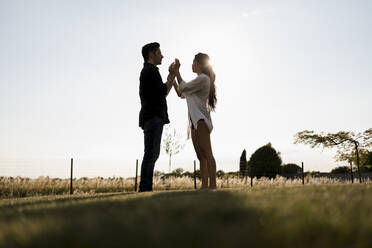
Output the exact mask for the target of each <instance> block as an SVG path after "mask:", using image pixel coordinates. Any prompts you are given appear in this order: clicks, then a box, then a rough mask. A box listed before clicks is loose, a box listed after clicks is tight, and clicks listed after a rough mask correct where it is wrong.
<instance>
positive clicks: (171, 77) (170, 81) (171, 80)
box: [166, 72, 176, 95]
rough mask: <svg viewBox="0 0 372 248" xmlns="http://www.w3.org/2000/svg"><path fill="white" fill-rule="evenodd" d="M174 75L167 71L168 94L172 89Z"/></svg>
mask: <svg viewBox="0 0 372 248" xmlns="http://www.w3.org/2000/svg"><path fill="white" fill-rule="evenodd" d="M175 77H176V75H174V74H173V73H172V72H169V75H168V77H167V82H166V84H167V95H168V94H169V91H170V90H171V89H172V86H173V81H174V78H175Z"/></svg>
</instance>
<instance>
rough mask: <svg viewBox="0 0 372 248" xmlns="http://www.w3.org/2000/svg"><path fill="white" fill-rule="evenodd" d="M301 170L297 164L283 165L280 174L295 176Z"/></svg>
mask: <svg viewBox="0 0 372 248" xmlns="http://www.w3.org/2000/svg"><path fill="white" fill-rule="evenodd" d="M301 170H302V168H301V167H300V166H298V165H297V164H285V165H283V166H282V168H281V173H283V174H296V173H298V172H300V171H301Z"/></svg>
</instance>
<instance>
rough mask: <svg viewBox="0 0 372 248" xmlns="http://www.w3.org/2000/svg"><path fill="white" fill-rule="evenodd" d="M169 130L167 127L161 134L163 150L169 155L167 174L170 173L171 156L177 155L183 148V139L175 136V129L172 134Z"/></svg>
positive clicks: (177, 135)
mask: <svg viewBox="0 0 372 248" xmlns="http://www.w3.org/2000/svg"><path fill="white" fill-rule="evenodd" d="M169 129H170V128H169V126H167V127H166V128H165V132H164V134H163V149H164V150H165V153H166V154H168V155H169V173H171V167H172V156H173V155H176V154H177V153H179V152H180V151H181V150H182V149H183V148H184V147H185V143H184V142H182V140H183V138H182V137H181V136H180V135H179V134H177V132H176V129H173V132H171V131H170V130H169Z"/></svg>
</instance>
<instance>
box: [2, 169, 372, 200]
mask: <svg viewBox="0 0 372 248" xmlns="http://www.w3.org/2000/svg"><path fill="white" fill-rule="evenodd" d="M139 181H140V179H139V178H138V182H139ZM368 182H369V183H370V181H368ZM305 183H306V184H345V183H351V181H342V180H337V179H331V178H327V177H306V178H305ZM249 184H250V179H249V178H247V180H245V179H242V178H239V177H236V176H229V175H225V176H223V177H219V178H217V187H218V188H241V187H247V186H249ZM253 184H254V186H255V187H256V186H289V187H292V186H294V185H301V184H302V180H301V179H299V178H297V179H287V178H285V177H280V176H277V177H276V178H274V179H269V178H265V177H261V178H260V179H257V178H254V179H253ZM73 185H74V192H75V193H76V194H91V195H94V194H96V193H113V192H133V191H134V178H122V177H116V178H115V177H114V178H102V177H96V178H86V177H82V178H78V179H74V181H73ZM196 185H197V188H200V186H201V182H200V180H199V179H197V180H196ZM192 189H194V180H193V178H191V177H170V178H167V179H164V180H163V179H160V178H158V177H155V178H154V191H162V190H192ZM69 192H70V180H69V179H61V178H49V177H39V178H35V179H32V178H25V177H15V178H13V177H0V199H1V198H18V197H29V196H43V195H64V194H68V193H69Z"/></svg>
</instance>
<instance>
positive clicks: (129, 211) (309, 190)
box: [0, 184, 372, 248]
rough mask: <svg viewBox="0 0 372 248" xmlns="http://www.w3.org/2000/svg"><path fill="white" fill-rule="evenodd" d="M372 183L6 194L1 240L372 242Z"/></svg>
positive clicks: (8, 243)
mask: <svg viewBox="0 0 372 248" xmlns="http://www.w3.org/2000/svg"><path fill="white" fill-rule="evenodd" d="M371 195H372V185H371V184H354V185H351V184H348V185H307V186H293V187H282V186H270V187H256V188H241V189H239V188H235V189H220V190H215V191H161V192H151V193H113V194H96V195H89V196H87V195H85V196H84V195H81V196H78V195H75V196H43V197H32V198H19V199H3V200H0V247H162V248H167V247H172V248H173V247H338V248H341V247H372V197H371Z"/></svg>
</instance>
